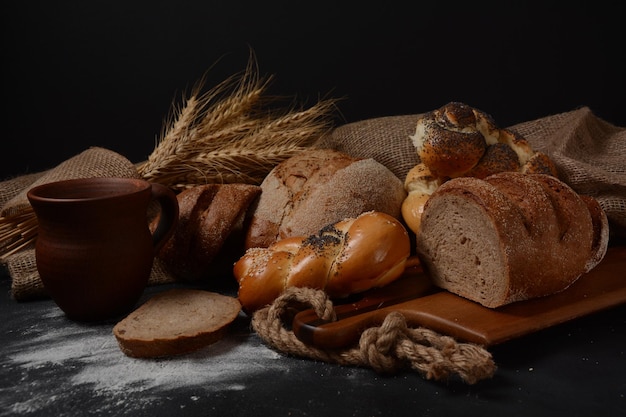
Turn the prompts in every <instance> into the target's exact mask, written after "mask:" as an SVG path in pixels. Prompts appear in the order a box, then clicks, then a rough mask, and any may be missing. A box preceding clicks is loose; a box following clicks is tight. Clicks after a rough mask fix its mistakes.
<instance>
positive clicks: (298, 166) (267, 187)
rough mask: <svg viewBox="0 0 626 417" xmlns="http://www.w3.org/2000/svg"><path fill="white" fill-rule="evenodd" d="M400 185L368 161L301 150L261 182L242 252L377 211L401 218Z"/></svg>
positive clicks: (324, 151)
mask: <svg viewBox="0 0 626 417" xmlns="http://www.w3.org/2000/svg"><path fill="white" fill-rule="evenodd" d="M405 197H406V192H405V190H404V184H403V183H402V181H401V180H400V179H399V178H398V177H396V176H395V175H394V174H393V173H392V172H391V171H390V170H389V169H388V168H386V167H385V166H384V165H382V164H380V163H379V162H377V161H376V160H374V159H371V158H366V159H362V158H355V157H352V156H349V155H347V154H345V153H343V152H339V151H335V150H331V149H317V148H311V149H307V150H305V151H303V152H300V153H299V154H297V155H295V156H293V157H291V158H289V159H287V160H285V161H283V162H281V163H280V164H278V165H277V166H276V167H274V169H272V171H271V172H270V173H269V174H268V175H267V176H266V177H265V179H264V180H263V182H262V183H261V195H260V197H259V198H258V199H257V201H256V202H255V204H254V206H253V207H251V209H250V210H249V211H248V213H249V214H250V217H249V224H248V229H247V235H246V243H245V246H246V248H253V247H263V248H266V247H268V246H270V245H271V244H273V243H274V242H276V241H277V240H279V239H284V238H287V237H294V236H309V235H311V234H314V233H316V232H317V231H319V230H320V229H321V228H323V227H324V226H327V225H329V224H332V223H335V222H337V221H340V220H343V219H346V218H354V217H357V216H358V215H360V214H361V213H364V212H367V211H378V212H382V213H386V214H389V215H390V216H393V217H395V218H397V219H400V218H401V213H400V207H401V206H402V202H403V201H404V198H405Z"/></svg>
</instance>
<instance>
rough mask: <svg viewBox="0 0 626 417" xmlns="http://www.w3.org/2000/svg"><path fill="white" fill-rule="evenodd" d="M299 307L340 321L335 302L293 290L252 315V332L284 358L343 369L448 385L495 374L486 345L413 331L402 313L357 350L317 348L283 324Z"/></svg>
mask: <svg viewBox="0 0 626 417" xmlns="http://www.w3.org/2000/svg"><path fill="white" fill-rule="evenodd" d="M294 303H297V304H301V305H302V304H304V305H308V306H310V308H312V309H313V310H314V311H315V313H316V314H317V315H318V317H320V318H322V319H324V320H335V313H334V309H333V305H332V302H331V301H330V300H329V298H328V296H327V295H326V293H325V292H324V291H321V290H315V289H310V288H288V289H287V290H286V291H285V292H284V293H283V294H282V295H281V296H280V297H278V298H277V299H276V300H275V301H274V302H273V303H272V304H271V305H269V306H267V307H265V308H263V309H260V310H257V311H256V312H255V313H254V315H253V316H252V327H253V329H254V330H255V331H256V332H257V333H258V334H259V336H260V337H261V338H262V339H263V340H264V341H265V343H267V344H268V345H270V346H272V347H273V348H274V349H276V350H278V351H281V352H283V353H286V354H289V355H292V356H300V357H307V358H310V359H315V360H320V361H323V362H329V363H336V364H339V365H348V366H362V367H370V368H372V369H373V370H375V371H376V372H378V373H385V374H389V373H394V372H397V371H399V370H401V369H404V368H411V369H413V370H415V371H417V372H419V373H420V374H421V375H423V376H425V378H426V379H434V380H444V379H447V378H449V377H451V376H452V375H458V376H459V377H460V378H461V379H462V380H463V381H465V382H466V383H468V384H474V383H476V382H478V381H480V380H483V379H486V378H490V377H492V376H493V374H494V373H495V370H496V366H495V364H494V362H493V359H492V357H491V354H490V353H489V352H488V351H487V350H485V349H484V348H483V347H482V346H478V345H475V344H471V343H458V342H457V341H456V340H454V339H453V338H452V337H449V336H445V335H441V334H438V333H437V332H434V331H432V330H429V329H425V328H409V327H407V324H406V320H405V318H404V316H403V315H402V314H400V313H398V312H391V313H390V314H388V315H387V317H386V318H385V320H384V321H383V323H382V324H381V325H380V326H379V327H371V328H369V329H366V330H365V331H364V332H363V333H362V334H361V337H360V340H359V342H358V345H357V346H353V347H350V348H346V349H318V348H315V347H313V346H310V345H307V344H305V343H303V342H301V341H300V340H299V339H298V338H297V337H296V336H295V334H294V333H293V332H292V331H291V330H288V329H287V328H286V327H285V325H284V321H283V318H284V317H285V315H286V313H287V312H288V310H289V309H290V308H291V306H293V305H294Z"/></svg>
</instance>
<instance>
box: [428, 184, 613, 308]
mask: <svg viewBox="0 0 626 417" xmlns="http://www.w3.org/2000/svg"><path fill="white" fill-rule="evenodd" d="M607 245H608V221H607V219H606V215H605V213H604V211H603V210H602V209H601V208H600V207H599V205H598V204H597V202H596V201H595V200H594V199H593V198H590V197H583V196H579V195H578V194H577V193H576V192H575V191H574V190H572V189H571V188H570V187H569V186H567V185H566V184H565V183H563V182H562V181H560V180H558V179H557V178H555V177H553V176H551V175H545V174H523V173H517V172H507V173H500V174H496V175H492V176H490V177H487V178H485V179H484V180H482V179H478V178H472V177H463V178H456V179H453V180H450V181H448V182H446V183H444V184H442V185H441V186H440V187H439V188H438V189H437V191H435V193H433V194H432V196H431V197H430V198H429V199H428V201H427V203H426V205H425V207H424V212H423V215H422V221H421V225H420V230H419V233H418V234H417V237H416V250H417V253H418V256H419V257H420V260H421V261H422V264H423V265H424V267H425V268H426V270H427V271H428V273H429V274H430V276H431V278H432V280H433V282H434V284H435V285H437V286H439V287H441V288H444V289H447V290H449V291H450V292H452V293H455V294H457V295H460V296H462V297H465V298H468V299H470V300H473V301H476V302H478V303H480V304H482V305H484V306H486V307H490V308H494V307H499V306H502V305H505V304H509V303H512V302H516V301H522V300H528V299H531V298H536V297H542V296H546V295H550V294H554V293H557V292H560V291H563V290H564V289H566V288H567V287H569V286H570V285H571V284H572V283H574V282H575V281H576V280H577V279H578V278H579V277H580V276H581V275H582V274H583V273H585V272H587V271H589V270H590V269H591V268H593V267H594V266H595V265H597V263H598V262H600V260H601V259H602V258H603V257H604V254H605V253H606V249H607Z"/></svg>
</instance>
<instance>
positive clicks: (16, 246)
mask: <svg viewBox="0 0 626 417" xmlns="http://www.w3.org/2000/svg"><path fill="white" fill-rule="evenodd" d="M37 226H38V222H37V217H36V216H35V212H34V211H33V210H32V208H31V207H27V208H25V209H24V210H22V212H20V213H19V214H15V215H11V216H0V262H5V261H6V259H7V258H8V257H10V256H11V255H13V254H14V253H16V252H18V251H20V250H22V249H24V248H25V247H27V246H29V245H30V244H31V243H33V242H34V240H35V237H36V236H37Z"/></svg>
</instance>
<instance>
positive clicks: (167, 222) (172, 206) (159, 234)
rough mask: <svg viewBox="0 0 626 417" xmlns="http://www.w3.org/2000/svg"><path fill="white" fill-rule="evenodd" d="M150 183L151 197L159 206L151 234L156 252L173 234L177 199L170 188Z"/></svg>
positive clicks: (176, 216) (176, 215) (176, 219)
mask: <svg viewBox="0 0 626 417" xmlns="http://www.w3.org/2000/svg"><path fill="white" fill-rule="evenodd" d="M151 185H152V198H153V199H155V200H156V201H157V202H158V203H159V205H160V206H161V213H160V215H159V220H158V224H157V227H156V229H155V230H154V233H153V234H152V243H153V245H154V251H155V253H157V252H158V251H159V250H160V249H161V248H162V247H163V245H164V244H165V243H166V242H167V241H168V239H169V238H170V237H171V236H172V235H173V234H174V230H175V228H176V225H177V224H178V199H177V198H176V194H174V191H172V190H171V189H170V188H168V187H166V186H164V185H162V184H158V183H151Z"/></svg>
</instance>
